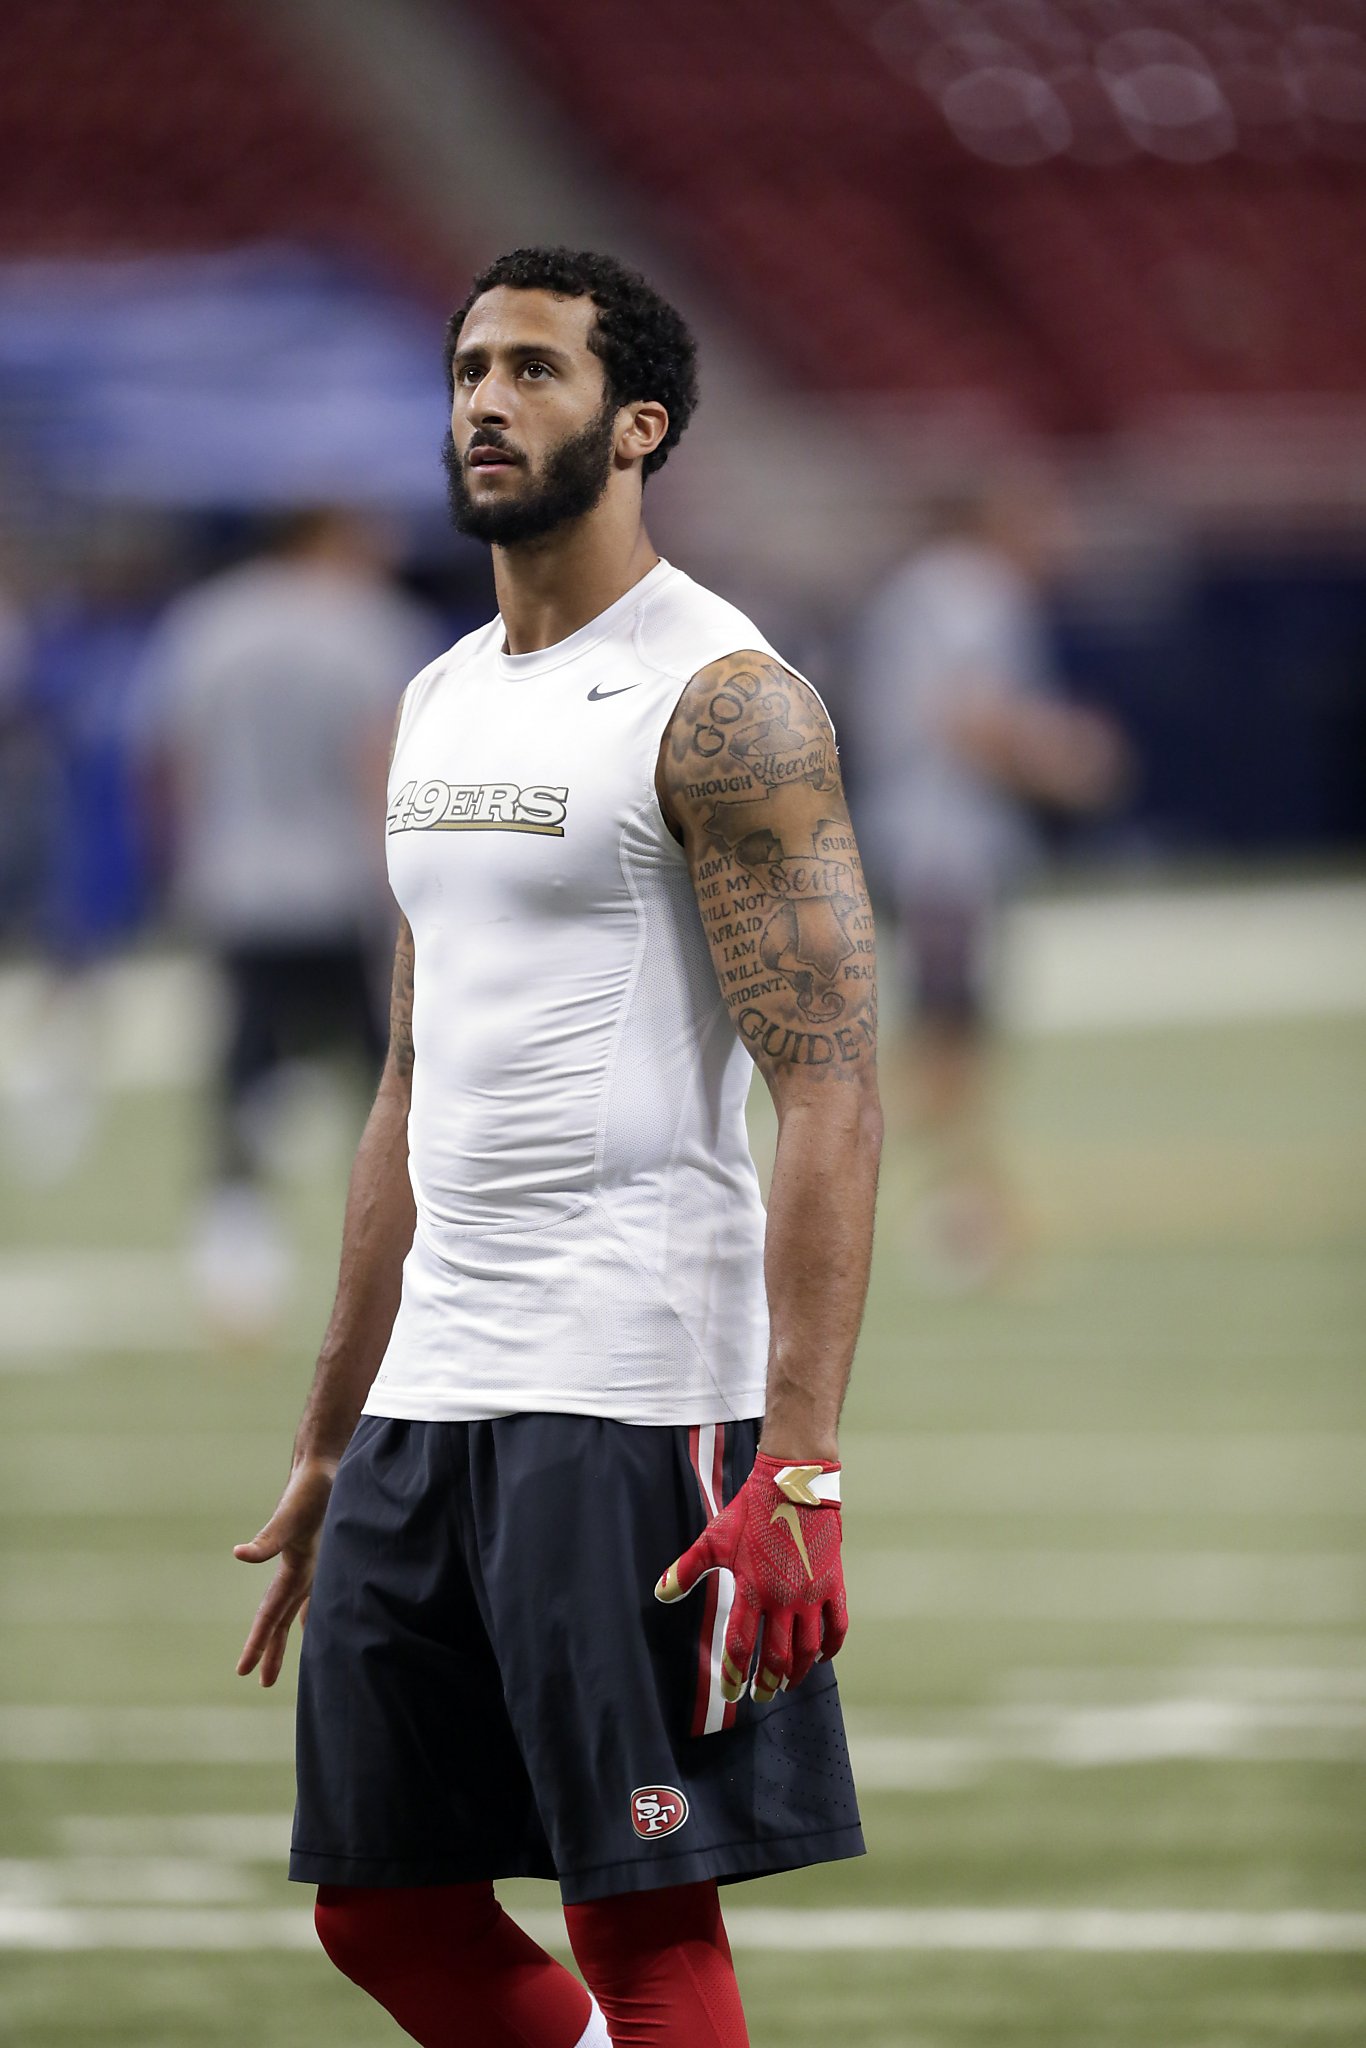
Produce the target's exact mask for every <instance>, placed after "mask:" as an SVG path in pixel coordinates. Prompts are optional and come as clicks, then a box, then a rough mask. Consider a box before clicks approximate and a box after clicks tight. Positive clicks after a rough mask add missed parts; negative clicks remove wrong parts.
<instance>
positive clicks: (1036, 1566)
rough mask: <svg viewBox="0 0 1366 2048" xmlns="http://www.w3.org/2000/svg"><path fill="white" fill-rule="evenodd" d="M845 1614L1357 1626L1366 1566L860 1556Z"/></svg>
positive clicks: (1200, 1557)
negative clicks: (849, 1611) (847, 1609)
mask: <svg viewBox="0 0 1366 2048" xmlns="http://www.w3.org/2000/svg"><path fill="white" fill-rule="evenodd" d="M848 1577H849V1587H850V1603H849V1604H850V1607H851V1610H852V1611H853V1612H854V1614H855V1615H856V1616H857V1615H862V1616H864V1617H866V1618H867V1619H869V1620H874V1619H876V1620H883V1621H892V1620H900V1621H953V1622H958V1623H962V1622H963V1621H982V1620H988V1619H991V1620H1000V1621H1057V1622H1088V1623H1089V1622H1135V1621H1150V1622H1171V1623H1181V1624H1209V1623H1212V1622H1213V1623H1218V1622H1263V1623H1273V1624H1275V1625H1276V1626H1277V1627H1293V1626H1296V1625H1301V1626H1303V1627H1305V1628H1315V1627H1323V1626H1325V1625H1332V1624H1344V1623H1356V1622H1361V1621H1363V1620H1366V1555H1363V1554H1361V1553H1354V1552H1350V1551H1343V1552H1332V1553H1328V1554H1309V1553H1300V1554H1291V1555H1288V1556H1287V1555H1283V1554H1278V1555H1274V1556H1267V1555H1259V1554H1249V1553H1246V1552H1242V1551H1185V1550H1172V1551H1141V1552H1135V1551H1108V1550H1107V1551H1090V1552H1085V1551H1073V1550H1011V1551H1003V1550H983V1551H977V1550H972V1551H968V1550H859V1549H858V1547H857V1546H851V1547H850V1553H849V1559H848Z"/></svg>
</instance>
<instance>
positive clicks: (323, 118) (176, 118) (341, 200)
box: [0, 0, 444, 289]
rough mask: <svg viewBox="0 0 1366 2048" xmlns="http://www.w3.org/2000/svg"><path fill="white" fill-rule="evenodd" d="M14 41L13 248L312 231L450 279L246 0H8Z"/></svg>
mask: <svg viewBox="0 0 1366 2048" xmlns="http://www.w3.org/2000/svg"><path fill="white" fill-rule="evenodd" d="M0 54H2V55H3V62H2V63H0V252H3V253H5V254H8V255H43V256H58V255H63V256H75V255H80V256H91V255H110V254H128V253H130V252H143V251H166V250H177V249H179V250H200V249H205V248H223V247H233V246H236V245H239V244H242V243H250V242H263V241H266V242H270V241H304V242H309V243H311V244H314V245H315V246H320V247H322V248H324V249H328V248H330V249H333V250H339V251H344V252H347V253H349V254H352V255H356V254H359V253H365V254H367V255H368V256H369V257H370V259H371V260H372V262H374V263H376V264H380V263H382V264H383V265H385V266H386V267H387V268H388V269H389V270H390V272H391V273H392V275H393V276H394V277H395V279H397V280H400V281H402V282H404V283H405V284H407V285H408V286H410V287H411V286H414V285H417V284H422V283H425V284H426V285H427V287H428V288H429V289H430V288H431V287H432V286H433V284H434V283H437V282H438V280H437V278H436V275H435V262H434V251H433V247H432V242H431V238H430V236H428V235H424V233H423V232H422V229H421V226H420V224H419V223H418V222H416V221H415V220H414V219H413V218H412V217H411V215H409V214H406V213H405V210H404V208H403V206H402V204H401V202H400V201H399V200H398V199H397V198H396V197H395V195H394V193H393V192H392V191H391V190H390V189H388V187H387V185H386V183H385V181H384V179H383V178H382V176H381V175H380V174H379V172H378V171H377V169H376V167H375V165H374V164H373V163H370V162H368V161H367V159H366V153H365V150H364V148H363V146H362V145H361V144H360V143H358V141H357V138H356V137H355V136H354V135H353V134H349V133H348V132H347V130H346V128H345V126H344V125H342V124H340V123H339V122H338V121H337V120H336V119H335V118H334V117H333V116H332V115H331V113H330V111H329V108H328V106H327V103H326V101H325V99H324V97H323V96H322V95H321V94H320V93H319V92H318V90H317V88H316V86H315V85H313V84H312V83H311V81H310V80H309V78H308V77H307V75H306V74H305V73H303V72H301V71H291V70H289V69H288V68H287V67H285V66H283V65H282V64H281V63H280V62H279V59H278V56H277V54H276V53H275V52H274V51H273V50H272V49H271V47H270V46H269V45H268V44H267V43H265V42H264V41H263V39H262V37H261V36H260V34H259V33H258V32H257V31H256V30H255V28H254V26H253V24H252V21H251V19H250V15H249V14H248V13H247V12H245V11H244V10H243V9H242V8H240V7H235V6H232V5H230V4H224V0H193V4H192V5H188V6H187V5H182V4H178V0H120V4H119V5H118V6H117V7H108V6H105V5H102V4H101V0H7V5H6V7H5V10H4V19H3V22H0ZM440 282H441V283H442V284H443V285H444V279H442V280H440Z"/></svg>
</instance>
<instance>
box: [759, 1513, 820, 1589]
mask: <svg viewBox="0 0 1366 2048" xmlns="http://www.w3.org/2000/svg"><path fill="white" fill-rule="evenodd" d="M768 1520H769V1526H770V1527H772V1525H773V1523H774V1522H781V1523H782V1525H783V1527H784V1528H785V1529H786V1531H787V1533H788V1535H789V1536H790V1537H791V1538H792V1541H793V1542H794V1543H795V1544H796V1546H797V1549H798V1551H799V1553H800V1555H801V1560H802V1563H803V1564H804V1565H805V1567H806V1576H807V1577H808V1579H814V1578H815V1576H816V1574H815V1573H814V1572H813V1571H812V1569H811V1559H810V1558H809V1557H808V1556H807V1554H806V1538H805V1536H803V1534H802V1521H801V1516H800V1515H799V1514H798V1513H797V1510H796V1509H795V1508H794V1507H791V1506H789V1505H788V1503H787V1502H786V1501H784V1502H783V1504H782V1506H781V1507H777V1508H774V1510H773V1513H772V1514H771V1515H770V1516H769V1518H768Z"/></svg>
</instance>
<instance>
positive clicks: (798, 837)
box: [657, 653, 882, 1459]
mask: <svg viewBox="0 0 1366 2048" xmlns="http://www.w3.org/2000/svg"><path fill="white" fill-rule="evenodd" d="M657 780H658V789H659V799H660V804H661V807H662V808H663V812H664V816H665V818H666V819H667V821H668V823H669V825H670V827H671V829H672V830H673V831H674V833H675V835H676V837H677V838H678V839H679V840H680V842H681V843H682V845H683V847H684V849H685V851H686V853H687V856H688V865H689V868H690V870H691V873H692V879H693V887H694V889H695V891H696V895H697V907H698V909H699V911H700V912H701V916H702V925H703V929H704V930H705V932H706V934H707V939H708V942H709V944H710V947H711V954H712V960H713V962H714V963H715V967H716V974H717V979H718V981H719V982H720V985H721V991H722V994H723V995H724V997H725V1000H726V1005H727V1007H728V1009H729V1011H730V1014H731V1020H732V1022H733V1023H734V1025H735V1028H736V1030H737V1031H738V1032H739V1034H740V1036H741V1038H742V1039H743V1040H744V1042H745V1044H746V1045H747V1046H748V1048H749V1050H750V1053H751V1054H752V1056H753V1058H754V1061H755V1063H756V1065H757V1066H758V1067H759V1070H760V1072H761V1073H762V1074H763V1077H764V1079H765V1081H766V1082H767V1083H768V1087H769V1091H770V1093H771V1094H772V1097H773V1101H774V1105H775V1107H776V1109H777V1112H778V1152H777V1158H776V1161H775V1164H774V1169H773V1183H772V1187H771V1189H770V1193H769V1204H768V1235H767V1239H766V1243H765V1248H764V1277H765V1282H766V1285H767V1289H768V1300H769V1315H770V1337H769V1359H768V1397H767V1405H766V1412H765V1417H764V1434H763V1438H762V1443H761V1448H762V1449H763V1450H764V1451H767V1452H769V1453H771V1454H772V1455H773V1456H775V1457H784V1458H794V1459H803V1458H834V1457H837V1456H838V1451H837V1449H836V1425H837V1422H838V1419H839V1411H840V1404H841V1402H842V1400H843V1398H844V1389H845V1386H846V1383H847V1381H848V1378H849V1368H850V1364H851V1362H852V1359H853V1354H854V1342H855V1339H856V1338H857V1336H858V1328H859V1322H860V1320H861V1318H862V1315H863V1302H864V1296H865V1294H866V1292H867V1286H868V1260H869V1254H870V1251H871V1248H872V1236H873V1196H874V1191H875V1188H876V1184H877V1163H878V1154H879V1150H880V1147H881V1139H882V1118H881V1112H880V1110H879V1108H878V1096H877V1064H876V1049H877V979H876V956H875V951H874V941H873V918H872V912H871V910H870V909H869V906H868V893H867V890H866V888H865V887H864V882H863V871H862V868H861V867H860V865H859V857H858V849H857V847H856V846H855V844H854V835H853V831H852V829H851V827H850V823H849V812H848V808H847V806H846V804H845V801H844V791H843V788H842V787H841V783H840V774H839V762H838V759H837V757H836V753H835V742H834V738H833V736H832V734H831V731H830V724H829V721H828V719H827V718H826V716H825V714H824V712H823V711H822V710H821V707H820V705H819V704H818V703H817V701H816V699H815V697H814V696H813V694H812V692H811V691H810V690H809V689H808V688H807V687H806V685H805V684H804V683H800V682H798V681H797V679H796V677H795V676H793V675H791V674H790V673H789V672H788V670H786V669H785V668H782V667H781V666H780V665H779V664H778V663H777V662H775V661H774V660H773V658H772V656H770V655H762V654H754V653H744V654H735V655H730V656H728V657H727V658H726V659H725V660H724V661H718V662H714V663H713V664H712V665H711V667H709V668H706V669H703V670H702V671H701V673H700V674H699V675H697V676H695V677H694V678H693V680H692V682H691V683H690V684H689V686H688V688H687V690H686V691H685V693H684V695H683V697H682V699H681V700H680V702H679V705H678V708H677V710H676V711H675V713H674V716H673V719H672V720H671V722H670V726H669V730H668V732H667V733H666V734H665V737H664V744H663V746H662V748H661V750H660V757H659V769H658V778H657Z"/></svg>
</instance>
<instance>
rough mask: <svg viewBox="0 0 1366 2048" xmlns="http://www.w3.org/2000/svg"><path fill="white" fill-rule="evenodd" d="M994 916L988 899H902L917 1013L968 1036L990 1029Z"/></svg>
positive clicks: (924, 1019)
mask: <svg viewBox="0 0 1366 2048" xmlns="http://www.w3.org/2000/svg"><path fill="white" fill-rule="evenodd" d="M994 922H995V920H994V915H993V909H992V906H991V905H990V904H989V903H988V902H986V901H985V900H981V901H975V902H974V901H973V899H972V898H971V897H962V898H955V897H952V896H923V895H917V896H909V897H907V898H906V899H905V900H904V901H903V903H902V905H901V933H902V947H903V951H904V953H905V957H906V968H907V976H908V984H909V997H910V1003H909V1007H910V1011H911V1014H912V1015H913V1016H915V1017H918V1018H919V1019H920V1021H921V1022H922V1023H924V1024H934V1025H939V1026H940V1027H941V1028H943V1029H945V1030H949V1031H953V1032H956V1033H958V1034H960V1035H961V1036H963V1037H972V1036H976V1035H977V1034H978V1033H980V1032H982V1031H983V1030H984V1029H985V1027H986V1023H987V1019H988V1012H989V1009H990V980H991V974H990V956H991V950H992V940H993V937H994V929H993V927H994Z"/></svg>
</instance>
